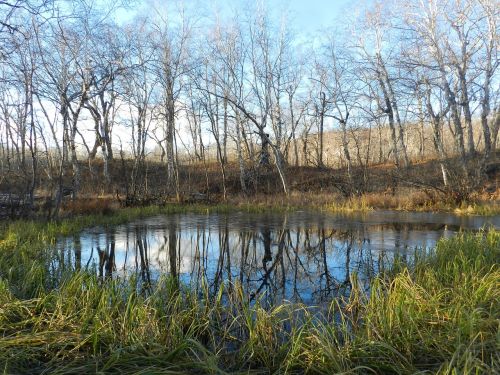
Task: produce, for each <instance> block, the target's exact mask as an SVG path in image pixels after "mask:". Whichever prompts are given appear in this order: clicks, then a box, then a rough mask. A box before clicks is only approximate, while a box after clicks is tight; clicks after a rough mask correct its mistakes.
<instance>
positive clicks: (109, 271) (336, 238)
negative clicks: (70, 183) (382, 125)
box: [56, 211, 500, 304]
mask: <svg viewBox="0 0 500 375" xmlns="http://www.w3.org/2000/svg"><path fill="white" fill-rule="evenodd" d="M483 227H494V228H497V229H498V228H500V216H496V217H479V216H456V215H452V214H445V213H416V212H393V211H374V212H368V213H365V214H361V213H356V214H348V215H347V214H323V213H311V212H294V213H285V214H248V213H231V214H208V215H200V214H178V215H168V216H165V215H162V216H155V217H150V218H146V219H140V220H132V221H130V222H129V223H127V224H123V225H118V226H115V227H113V228H111V229H109V228H108V229H106V230H105V229H103V228H101V227H93V228H89V229H87V230H84V231H82V232H81V233H80V234H78V235H76V236H72V237H68V238H64V239H61V240H60V241H59V242H58V243H57V245H56V251H57V255H58V256H57V259H58V260H57V263H58V264H59V265H62V264H64V265H65V266H69V267H74V268H75V269H87V270H92V271H95V272H96V273H97V274H98V275H99V276H100V277H101V278H102V279H103V280H104V279H106V278H116V277H122V278H126V277H135V278H136V279H137V280H138V281H139V282H140V283H142V285H143V286H144V285H146V286H147V285H152V283H154V281H155V280H157V279H158V278H159V277H160V276H162V275H170V276H173V277H175V278H176V279H178V280H180V281H181V282H182V283H183V284H188V285H190V287H192V288H194V289H199V288H200V287H201V285H202V280H204V281H206V283H207V285H208V287H209V289H210V291H216V290H218V288H219V287H220V285H221V284H223V283H226V284H227V285H231V284H233V283H236V282H238V283H240V284H241V285H242V286H243V287H244V289H245V290H246V292H247V294H248V296H249V298H250V299H255V298H259V299H262V300H265V301H267V302H269V303H275V302H280V301H282V300H290V301H294V302H302V303H306V304H318V303H321V302H324V301H328V300H330V299H331V298H332V297H334V296H338V295H346V294H348V293H349V290H350V287H351V284H350V281H351V280H352V276H353V275H356V277H357V279H358V280H359V282H360V284H361V286H362V287H363V288H367V287H368V284H369V281H370V280H371V279H372V278H373V277H374V276H375V275H376V274H377V273H379V272H381V271H383V270H384V268H387V267H389V266H390V264H391V263H392V262H393V261H394V259H395V258H396V257H397V258H399V259H402V260H403V261H407V262H409V263H411V259H412V258H413V256H414V254H415V252H421V251H427V250H429V249H432V247H433V246H434V245H435V243H436V242H437V241H438V240H439V239H440V238H442V237H450V236H453V235H455V234H456V233H457V232H458V231H461V230H479V229H480V228H483Z"/></svg>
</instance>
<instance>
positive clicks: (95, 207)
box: [61, 197, 120, 215]
mask: <svg viewBox="0 0 500 375" xmlns="http://www.w3.org/2000/svg"><path fill="white" fill-rule="evenodd" d="M119 208H120V204H119V203H118V202H117V201H116V200H114V199H112V198H109V197H108V198H78V199H75V200H67V201H65V202H64V203H63V205H62V207H61V209H62V210H61V211H62V214H63V215H90V214H98V215H110V214H112V213H113V212H115V211H116V210H118V209H119Z"/></svg>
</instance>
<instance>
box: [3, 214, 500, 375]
mask: <svg viewBox="0 0 500 375" xmlns="http://www.w3.org/2000/svg"><path fill="white" fill-rule="evenodd" d="M199 208H200V210H203V209H205V208H204V207H202V206H200V207H199ZM170 209H171V210H173V211H172V212H177V211H174V210H177V208H170ZM159 210H160V209H156V208H151V209H148V210H144V209H141V210H136V209H127V210H124V211H121V213H120V214H119V215H116V216H110V217H100V216H99V217H80V218H75V219H70V220H65V221H61V222H59V223H45V224H43V223H38V222H21V221H19V222H15V223H11V224H9V225H8V226H7V227H5V228H3V232H2V234H1V237H0V371H2V372H3V373H6V374H23V373H26V374H33V373H35V374H36V373H55V374H82V373H96V372H100V373H111V374H113V373H114V374H155V373H158V374H159V373H161V374H181V373H186V374H190V373H195V374H196V373H199V374H223V373H242V374H243V373H245V374H247V373H258V374H261V373H262V374H268V373H273V374H286V373H288V374H296V373H298V374H301V373H310V374H332V373H355V374H358V373H359V374H367V373H368V374H369V373H374V374H375V373H376V374H413V373H438V374H483V373H484V374H491V373H495V371H497V372H498V369H499V368H500V355H499V350H498V349H499V345H500V331H499V327H500V268H499V265H498V260H499V259H500V233H499V232H498V231H494V230H491V231H489V232H487V233H478V234H461V235H459V236H457V237H455V238H452V239H446V240H441V241H440V242H439V243H438V245H437V247H436V249H435V251H434V252H430V253H428V254H422V255H421V256H420V257H419V258H418V259H417V260H416V261H415V264H414V266H412V267H411V268H407V267H406V266H405V265H404V264H402V263H398V264H397V265H396V266H394V268H393V269H391V270H389V271H387V272H386V273H385V274H384V275H380V276H379V277H378V278H376V279H375V280H374V281H373V283H372V288H371V293H370V294H369V295H367V294H365V293H364V292H362V291H360V290H359V288H358V287H357V282H356V281H357V280H356V277H355V276H353V278H352V285H353V292H352V294H351V296H350V297H349V299H347V300H332V301H331V305H330V309H329V311H328V313H325V314H324V315H320V314H318V313H317V312H313V311H314V310H313V309H311V308H308V307H306V306H303V305H297V304H287V303H284V304H281V305H277V306H274V307H272V308H270V309H265V308H263V307H262V306H261V305H260V304H259V303H258V302H257V303H256V304H250V303H249V302H248V296H246V295H245V293H244V292H243V290H242V288H241V286H239V285H237V284H236V285H232V286H231V288H228V287H227V286H226V287H221V289H220V291H219V293H218V294H217V295H215V296H213V295H209V293H208V292H207V291H206V290H204V291H203V292H202V293H201V294H196V293H194V292H193V291H190V290H184V289H183V286H180V289H179V286H178V284H177V283H176V282H175V281H174V280H171V279H169V278H164V279H162V280H160V281H158V282H157V283H155V285H153V286H152V290H151V291H150V293H148V294H143V293H140V290H138V288H137V284H136V283H135V282H134V280H129V281H117V280H115V281H106V282H102V281H101V280H99V278H98V277H97V276H96V275H93V274H90V273H84V272H73V271H71V270H69V269H68V270H65V269H60V270H58V272H57V275H55V274H54V272H49V270H50V269H51V260H52V259H53V258H52V257H53V255H52V253H51V252H50V250H48V245H49V244H50V243H51V242H53V241H54V240H55V238H56V236H57V235H60V234H64V235H68V234H72V233H76V232H77V231H78V230H80V229H81V228H82V226H86V225H90V224H101V225H107V224H116V223H119V222H122V221H124V220H129V219H130V218H132V217H137V216H140V215H144V214H145V213H147V214H156V213H160V212H164V211H159ZM161 210H164V209H161ZM223 301H224V302H223ZM334 316H335V319H334V318H333V317H334Z"/></svg>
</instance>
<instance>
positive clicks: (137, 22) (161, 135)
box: [0, 0, 500, 216]
mask: <svg viewBox="0 0 500 375" xmlns="http://www.w3.org/2000/svg"><path fill="white" fill-rule="evenodd" d="M193 4H194V2H193V3H190V2H187V4H183V3H180V2H179V3H174V2H172V3H169V4H168V5H162V4H161V3H150V4H149V5H148V10H149V11H144V10H142V11H141V9H143V8H144V7H143V6H142V7H141V5H145V4H143V3H142V2H138V3H137V2H135V3H134V2H123V3H120V2H105V1H55V0H44V1H33V0H30V1H15V0H9V1H3V2H2V4H1V5H0V7H1V9H0V11H1V12H2V15H1V17H2V27H1V30H0V32H1V34H0V37H1V56H2V57H1V61H0V65H1V66H0V69H1V78H0V79H1V83H2V84H1V93H0V109H1V110H0V158H1V166H0V176H1V177H0V190H1V193H2V197H3V200H4V201H5V200H6V199H11V200H13V199H14V198H13V197H17V198H16V199H17V200H18V201H20V202H22V203H23V204H24V205H26V206H28V207H33V206H34V205H36V204H38V205H39V206H40V205H43V206H44V207H48V210H49V212H50V213H49V215H52V216H57V215H58V212H59V210H60V207H61V204H62V203H63V202H64V197H68V196H71V197H72V198H73V200H77V199H78V198H89V197H112V198H118V200H119V201H120V202H121V203H122V204H127V205H135V204H141V203H144V202H149V203H151V202H160V201H161V202H164V201H168V200H174V201H190V200H204V201H217V202H220V201H226V200H227V199H228V198H230V197H232V196H233V197H234V196H246V197H252V196H258V195H259V194H264V195H269V194H271V195H278V196H279V195H281V196H283V195H284V196H290V195H292V196H293V194H294V192H312V193H314V192H332V193H336V194H337V195H338V196H340V197H342V198H343V199H348V198H350V197H359V196H362V195H363V194H369V193H373V192H378V193H381V194H386V195H387V194H388V192H390V194H392V195H394V194H396V193H397V192H398V191H399V192H400V193H402V194H407V190H408V189H417V190H420V191H423V192H424V193H423V194H424V195H425V197H426V198H421V197H420V200H421V201H425V200H429V201H432V200H434V201H447V202H448V201H449V202H453V203H454V204H460V203H461V202H464V201H470V200H474V199H478V198H482V199H485V200H491V199H493V200H497V199H498V182H497V177H496V176H497V173H498V168H499V167H498V159H497V147H498V138H499V136H498V132H499V127H500V97H499V93H500V90H499V87H500V86H499V82H500V81H499V75H498V65H499V59H498V51H499V47H498V46H499V34H498V27H499V25H498V24H499V7H498V3H497V2H496V1H494V0H460V1H458V0H457V1H425V2H419V1H404V2H399V1H392V2H367V3H359V4H358V5H356V8H355V9H356V11H355V12H352V15H349V16H348V18H349V22H343V23H339V22H335V23H333V21H332V27H330V28H327V29H323V30H318V31H317V33H316V34H315V35H313V36H311V35H301V34H300V32H299V31H298V30H295V29H294V25H293V16H294V15H293V13H291V12H287V11H286V9H285V8H283V9H284V10H277V9H275V8H272V9H271V8H269V7H268V5H267V4H266V3H265V2H262V1H256V2H251V1H248V2H242V3H241V4H240V5H241V6H240V7H238V8H236V7H234V8H230V7H222V8H220V7H219V8H218V7H217V6H216V5H213V6H212V7H208V6H206V7H199V6H194V5H193ZM198 5H199V4H198ZM377 166H378V167H377ZM7 197H10V198H7ZM37 202H38V203H37ZM40 202H43V204H42V203H40Z"/></svg>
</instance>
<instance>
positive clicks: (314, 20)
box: [118, 0, 359, 34]
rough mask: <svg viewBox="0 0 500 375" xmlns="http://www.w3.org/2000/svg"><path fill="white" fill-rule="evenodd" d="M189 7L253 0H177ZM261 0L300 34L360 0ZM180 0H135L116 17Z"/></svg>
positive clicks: (329, 22)
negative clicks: (285, 14)
mask: <svg viewBox="0 0 500 375" xmlns="http://www.w3.org/2000/svg"><path fill="white" fill-rule="evenodd" d="M180 1H181V2H182V1H183V2H184V3H185V4H186V5H187V6H188V7H191V8H195V9H197V8H199V9H203V10H204V11H205V12H207V11H208V12H210V9H212V10H213V9H214V8H215V7H216V8H218V9H220V10H222V12H223V13H225V12H226V11H228V12H229V11H230V10H231V9H237V8H243V7H244V5H243V4H245V3H247V2H249V3H253V2H254V1H255V0H180ZM256 1H263V2H264V3H265V4H266V6H267V8H268V9H269V10H270V11H272V12H273V13H274V12H276V13H277V14H279V13H281V12H282V11H286V10H288V11H289V15H290V18H291V20H293V28H294V29H295V30H296V31H297V32H298V33H300V34H313V33H316V32H317V31H318V30H320V29H323V28H326V27H333V26H335V24H336V23H337V22H342V17H343V16H345V15H346V14H349V13H350V12H349V10H350V9H351V10H352V7H353V3H359V1H355V0H354V1H353V0H256ZM178 2H179V0H135V1H133V4H134V5H133V8H134V10H130V9H129V10H128V11H123V10H121V11H119V12H118V13H119V16H118V19H119V20H125V19H128V18H129V17H130V16H132V15H133V14H134V13H135V12H136V11H137V10H139V9H140V10H139V12H140V13H148V12H150V11H151V9H152V6H151V4H152V3H156V6H164V5H166V6H167V7H169V6H175V4H176V3H178Z"/></svg>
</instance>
